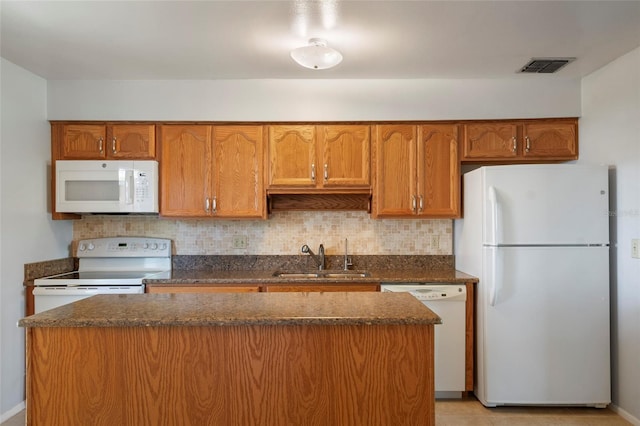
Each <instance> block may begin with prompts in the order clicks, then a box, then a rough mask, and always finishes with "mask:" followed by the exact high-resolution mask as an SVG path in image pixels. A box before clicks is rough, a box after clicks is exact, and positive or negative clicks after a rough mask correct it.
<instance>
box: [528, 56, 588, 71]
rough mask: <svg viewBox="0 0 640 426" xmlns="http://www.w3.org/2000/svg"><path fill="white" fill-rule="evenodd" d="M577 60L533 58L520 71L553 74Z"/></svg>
mask: <svg viewBox="0 0 640 426" xmlns="http://www.w3.org/2000/svg"><path fill="white" fill-rule="evenodd" d="M575 60H576V58H531V60H530V61H529V63H528V64H527V65H525V66H524V67H522V68H520V71H519V72H523V73H540V74H551V73H554V72H556V71H558V70H559V69H560V68H562V67H564V66H565V65H567V64H568V63H569V62H573V61H575Z"/></svg>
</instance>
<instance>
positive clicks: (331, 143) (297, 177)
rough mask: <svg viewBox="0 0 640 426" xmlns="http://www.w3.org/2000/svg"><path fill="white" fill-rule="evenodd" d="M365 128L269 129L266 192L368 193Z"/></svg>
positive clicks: (278, 127)
mask: <svg viewBox="0 0 640 426" xmlns="http://www.w3.org/2000/svg"><path fill="white" fill-rule="evenodd" d="M370 146H371V141H370V126H369V125H318V126H314V125H274V126H269V155H268V156H269V171H268V182H269V189H270V190H274V191H273V192H277V190H278V189H295V188H298V189H300V188H303V191H304V189H306V190H311V191H313V190H317V189H336V190H339V189H344V188H349V189H354V190H358V189H361V190H363V191H369V190H370V185H371V178H370V155H371V154H370V150H371V148H370Z"/></svg>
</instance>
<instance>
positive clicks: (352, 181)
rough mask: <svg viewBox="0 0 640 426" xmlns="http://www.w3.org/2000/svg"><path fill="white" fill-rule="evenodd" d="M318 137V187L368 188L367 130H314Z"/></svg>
mask: <svg viewBox="0 0 640 426" xmlns="http://www.w3.org/2000/svg"><path fill="white" fill-rule="evenodd" d="M318 136H319V140H320V144H319V147H320V149H321V151H322V155H321V156H319V157H320V158H322V163H321V164H322V181H321V185H322V186H325V187H330V186H363V187H368V186H369V185H370V184H371V178H370V171H369V169H370V167H371V138H370V126H368V125H329V126H318Z"/></svg>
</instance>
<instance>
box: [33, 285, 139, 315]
mask: <svg viewBox="0 0 640 426" xmlns="http://www.w3.org/2000/svg"><path fill="white" fill-rule="evenodd" d="M138 293H144V285H120V286H119V285H110V286H91V285H82V286H66V285H57V286H39V287H35V288H34V289H33V296H34V297H33V298H34V304H35V306H34V310H35V313H36V314H38V313H40V312H43V311H46V310H49V309H53V308H57V307H58V306H62V305H66V304H68V303H73V302H75V301H78V300H82V299H86V298H87V297H91V296H94V295H96V294H138Z"/></svg>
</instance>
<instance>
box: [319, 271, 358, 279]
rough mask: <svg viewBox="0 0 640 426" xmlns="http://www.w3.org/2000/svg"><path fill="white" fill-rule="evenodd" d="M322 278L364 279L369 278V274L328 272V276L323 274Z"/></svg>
mask: <svg viewBox="0 0 640 426" xmlns="http://www.w3.org/2000/svg"><path fill="white" fill-rule="evenodd" d="M321 276H322V277H325V278H364V277H368V276H369V274H368V273H367V272H349V271H344V272H328V273H326V274H321Z"/></svg>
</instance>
